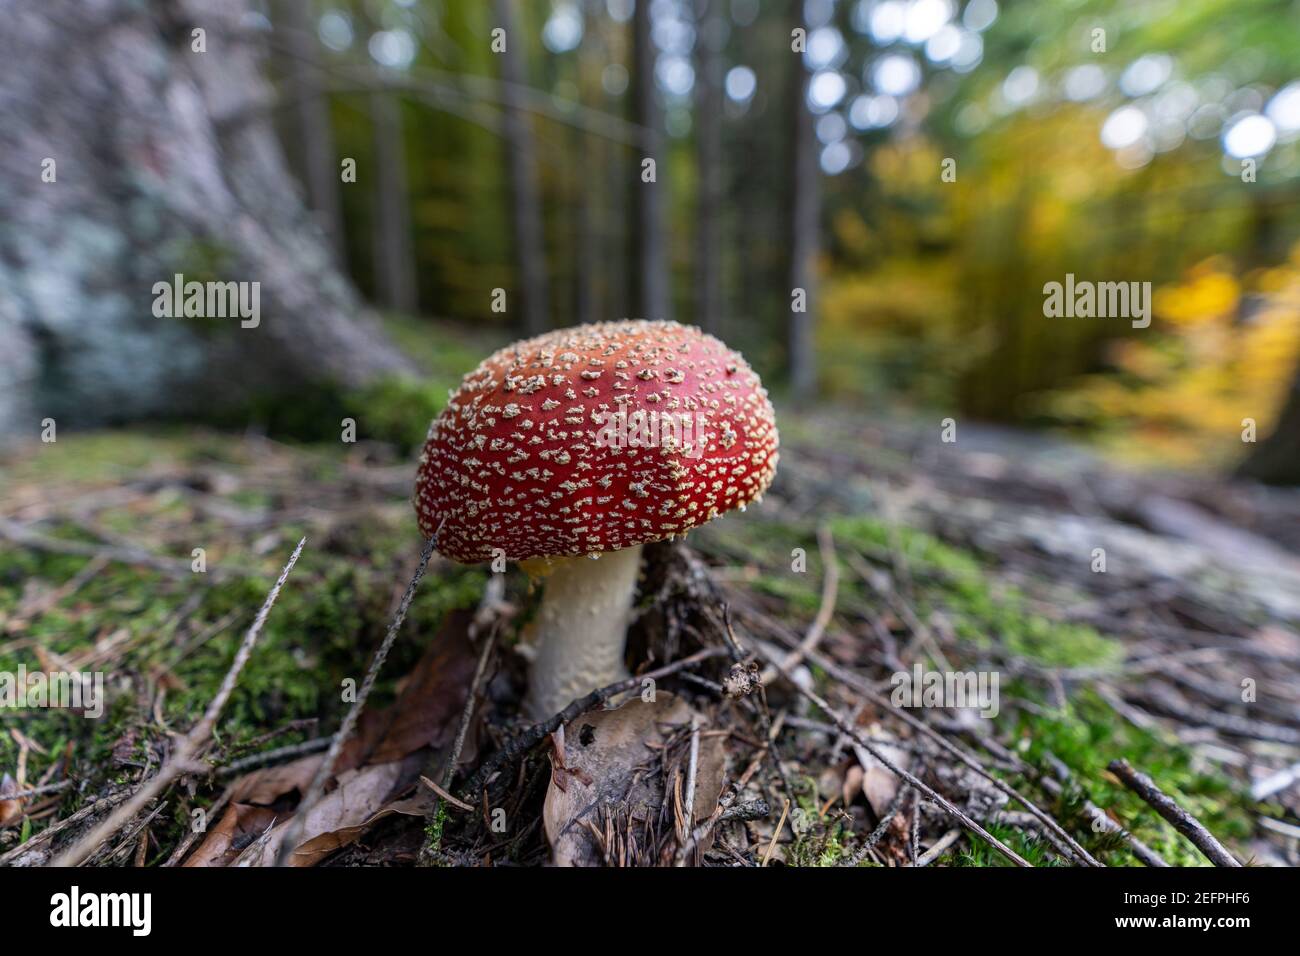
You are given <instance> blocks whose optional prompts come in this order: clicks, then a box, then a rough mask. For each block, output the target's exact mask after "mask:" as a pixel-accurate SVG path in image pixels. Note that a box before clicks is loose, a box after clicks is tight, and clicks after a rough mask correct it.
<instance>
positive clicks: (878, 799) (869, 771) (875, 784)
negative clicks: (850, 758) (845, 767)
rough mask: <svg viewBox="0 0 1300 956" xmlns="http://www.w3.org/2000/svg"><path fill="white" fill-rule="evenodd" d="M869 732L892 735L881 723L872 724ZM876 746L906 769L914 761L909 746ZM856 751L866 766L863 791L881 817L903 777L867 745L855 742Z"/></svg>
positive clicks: (869, 733)
mask: <svg viewBox="0 0 1300 956" xmlns="http://www.w3.org/2000/svg"><path fill="white" fill-rule="evenodd" d="M867 736H869V737H872V738H876V739H880V738H886V737H888V736H889V734H888V731H886V730H885V729H884V728H882V727H881V726H880V725H879V724H872V725H871V726H870V727H868V728H867ZM875 747H876V749H877V750H879V751H880V754H881V756H883V757H885V759H887V760H888V761H889V762H890V763H892V764H893V765H894V766H896V767H898V768H900V769H902V770H906V769H907V768H908V765H909V764H910V763H911V754H909V753H908V752H907V751H906V750H902V749H900V748H898V747H893V746H890V745H889V744H876V745H875ZM853 752H854V754H855V755H856V756H857V758H858V765H859V766H861V767H862V780H861V782H860V784H859V786H860V787H861V789H862V795H863V796H864V797H866V799H867V803H869V804H870V805H871V810H872V812H873V813H875V814H876V816H877V817H881V816H883V815H884V813H885V810H887V809H888V808H889V805H890V804H891V803H893V801H894V797H895V796H896V795H897V793H898V786H899V784H900V783H901V781H900V780H899V779H898V777H897V776H896V775H895V774H894V771H892V770H889V769H887V768H886V767H885V765H884V764H882V763H881V762H880V761H879V760H877V759H876V758H875V757H873V756H871V754H870V753H868V752H867V750H866V748H864V747H859V746H858V745H857V744H854V746H853Z"/></svg>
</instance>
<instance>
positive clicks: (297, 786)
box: [230, 754, 325, 806]
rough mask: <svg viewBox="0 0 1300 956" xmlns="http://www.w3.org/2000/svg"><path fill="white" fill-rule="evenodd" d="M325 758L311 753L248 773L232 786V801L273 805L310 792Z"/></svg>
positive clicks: (322, 755)
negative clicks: (313, 778) (309, 788)
mask: <svg viewBox="0 0 1300 956" xmlns="http://www.w3.org/2000/svg"><path fill="white" fill-rule="evenodd" d="M324 759H325V755H324V754H310V755H308V756H306V757H299V758H298V759H297V760H294V761H292V762H291V763H286V764H280V765H279V766H273V767H261V768H259V769H257V770H254V771H251V772H250V773H246V774H244V775H243V776H242V777H240V778H239V779H237V780H236V781H235V782H234V783H233V784H231V786H230V800H231V802H232V803H255V804H259V805H261V806H270V805H271V804H273V803H276V802H278V801H279V800H281V799H283V798H285V797H288V796H291V795H293V794H294V793H295V792H296V793H297V796H298V797H301V796H302V795H303V794H304V793H306V792H307V787H308V786H310V784H311V779H312V777H314V776H315V775H316V770H317V769H318V768H319V767H320V763H321V761H322V760H324Z"/></svg>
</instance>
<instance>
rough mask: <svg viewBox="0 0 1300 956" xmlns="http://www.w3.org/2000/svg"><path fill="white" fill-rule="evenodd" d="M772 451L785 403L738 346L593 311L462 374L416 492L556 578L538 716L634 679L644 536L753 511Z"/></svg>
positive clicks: (432, 434)
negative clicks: (632, 639) (632, 638)
mask: <svg viewBox="0 0 1300 956" xmlns="http://www.w3.org/2000/svg"><path fill="white" fill-rule="evenodd" d="M776 463H777V433H776V421H775V417H774V415H773V412H772V405H771V403H770V402H769V401H768V398H767V392H766V390H765V389H764V388H763V386H762V383H761V382H760V381H759V378H758V375H757V374H755V372H754V371H753V370H752V369H751V368H750V367H749V365H747V364H746V363H745V360H744V359H743V358H741V357H740V355H739V354H738V353H736V352H733V351H732V350H731V349H729V348H727V346H726V345H724V344H723V343H722V342H720V341H719V340H718V339H716V338H714V337H713V336H711V335H706V334H705V333H703V332H701V331H700V330H699V329H696V328H693V327H691V326H685V325H679V324H677V323H675V322H652V321H642V320H625V321H621V322H602V323H593V324H589V325H582V326H577V327H575V328H570V329H560V330H557V331H554V332H549V333H547V334H545V335H540V336H537V337H536V338H531V339H527V340H525V341H521V342H516V343H515V344H514V345H510V346H507V347H506V348H503V349H501V350H500V351H498V352H496V353H495V354H494V355H492V356H491V357H489V358H488V359H487V360H486V361H484V362H483V363H482V364H481V365H480V366H479V367H478V368H476V369H475V370H474V371H473V372H470V373H469V374H468V375H466V376H465V378H464V380H463V381H462V382H461V384H460V388H459V389H458V390H457V391H455V392H453V393H452V395H451V397H450V401H449V402H448V404H447V407H446V408H445V409H443V411H442V413H441V414H440V415H439V416H438V417H437V418H436V419H435V420H434V421H433V424H432V425H431V426H430V427H429V436H428V440H427V441H426V443H425V446H424V450H423V452H422V453H421V455H420V467H419V473H418V475H417V477H416V482H415V496H414V505H415V510H416V513H417V516H418V518H419V523H420V530H421V531H422V532H423V533H424V534H425V535H426V536H430V535H434V534H436V535H437V547H438V550H439V551H440V552H441V553H442V554H444V555H446V556H447V557H449V558H452V559H454V560H456V561H460V562H463V563H467V564H472V563H476V562H480V561H488V560H492V559H500V558H506V559H508V560H513V561H519V562H521V563H522V566H523V567H524V569H525V570H526V571H528V572H529V574H530V575H532V576H533V577H534V578H537V577H542V578H544V594H543V597H542V603H541V607H540V608H539V610H538V613H537V616H536V618H535V620H534V622H533V628H534V633H533V636H534V639H535V643H536V656H535V658H534V661H533V665H532V673H531V676H530V685H529V692H528V699H527V702H526V709H527V711H528V714H529V716H530V717H533V718H536V719H541V718H544V717H547V716H550V715H551V714H553V713H556V712H557V711H559V710H561V709H562V708H563V707H565V706H566V705H567V704H568V703H570V701H572V700H573V699H575V698H577V697H579V696H581V695H583V694H586V693H589V692H590V691H591V690H593V689H595V688H597V687H603V686H605V685H608V684H610V683H613V682H615V681H617V680H619V679H621V678H623V677H626V676H627V670H626V667H625V663H624V643H625V640H624V639H625V634H626V630H627V626H628V624H629V622H630V618H631V610H632V601H633V598H634V596H635V594H636V582H637V571H638V568H639V566H640V559H641V546H642V545H643V544H646V543H649V542H653V541H661V540H664V539H670V538H675V537H677V536H678V535H683V534H685V533H686V532H687V531H689V530H690V529H691V528H694V527H697V526H699V525H702V524H704V523H705V522H708V521H711V520H713V519H714V518H715V517H717V516H718V515H720V514H723V513H724V512H727V511H730V510H732V509H733V508H741V509H743V508H744V507H745V505H746V504H748V503H749V502H751V501H755V500H757V499H758V498H760V497H761V495H762V494H763V492H764V491H765V490H766V489H767V486H768V485H769V484H770V483H771V481H772V476H773V474H774V473H775V471H776ZM592 559H595V560H592Z"/></svg>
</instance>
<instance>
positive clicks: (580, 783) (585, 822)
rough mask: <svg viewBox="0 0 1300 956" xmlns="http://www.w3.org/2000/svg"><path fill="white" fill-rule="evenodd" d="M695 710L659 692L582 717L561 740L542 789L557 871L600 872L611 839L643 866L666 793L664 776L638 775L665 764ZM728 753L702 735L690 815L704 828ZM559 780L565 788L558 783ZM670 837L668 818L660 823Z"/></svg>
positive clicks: (544, 816)
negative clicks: (669, 744) (668, 743)
mask: <svg viewBox="0 0 1300 956" xmlns="http://www.w3.org/2000/svg"><path fill="white" fill-rule="evenodd" d="M691 717H692V711H691V708H690V706H689V705H688V704H687V703H686V702H685V701H684V700H682V699H681V698H679V697H676V696H674V695H672V694H667V693H663V692H660V693H659V694H658V695H657V698H656V700H655V702H654V703H646V702H645V701H642V700H640V699H639V698H637V699H633V700H631V701H629V702H628V703H626V704H624V705H623V706H622V707H620V708H618V709H617V710H607V711H600V712H597V713H594V714H586V715H584V716H582V717H580V718H578V719H577V720H576V721H575V722H574V723H575V724H577V725H578V726H577V727H574V728H570V729H571V730H577V731H579V732H576V733H573V732H571V733H569V734H568V735H567V736H566V738H565V743H564V755H563V758H562V762H561V761H559V760H556V761H553V767H554V769H555V771H556V772H555V773H554V774H553V776H552V780H551V784H550V786H549V787H548V788H547V791H546V801H545V804H544V806H543V810H542V819H543V823H544V825H545V828H546V838H547V840H548V841H549V842H550V844H551V850H552V853H553V861H554V863H555V864H556V865H557V866H599V865H601V864H602V863H603V862H604V861H605V859H606V856H607V853H608V855H610V856H613V855H614V854H613V853H612V848H611V847H610V846H609V845H608V842H609V839H610V838H613V839H614V840H615V841H616V842H618V843H619V846H620V847H622V848H628V847H632V848H633V849H632V850H630V851H629V852H628V853H627V854H626V857H627V859H628V860H629V861H630V860H633V859H639V860H644V859H645V857H646V851H648V850H652V849H653V848H652V847H649V846H647V845H646V844H645V842H644V840H645V834H646V831H653V830H656V829H657V828H658V824H659V822H661V811H662V810H663V809H664V808H665V807H666V805H667V803H668V801H669V800H671V799H672V797H671V795H670V794H665V792H664V782H663V779H662V778H663V775H662V774H655V773H648V772H638V770H640V769H642V768H645V769H647V770H648V769H650V768H653V767H655V766H656V765H657V764H658V763H659V762H661V761H662V759H663V744H664V742H665V740H666V739H667V738H668V736H669V735H670V734H671V733H672V731H673V730H675V729H677V728H680V727H682V726H683V725H689V724H690V722H691ZM724 762H725V751H724V748H723V745H722V738H721V737H720V736H717V735H711V736H701V740H700V752H699V759H698V763H697V769H696V781H695V800H694V802H693V804H692V816H693V818H694V820H695V822H696V823H701V822H703V821H704V820H706V819H707V818H708V817H709V815H710V814H712V813H713V810H714V808H715V807H716V806H717V803H718V796H719V795H720V794H721V792H722V781H723V773H724ZM561 781H562V782H563V785H561ZM663 822H664V825H665V827H666V828H667V829H668V830H670V831H671V829H672V817H671V815H669V816H668V818H667V820H666V821H663Z"/></svg>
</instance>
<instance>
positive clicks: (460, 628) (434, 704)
mask: <svg viewBox="0 0 1300 956" xmlns="http://www.w3.org/2000/svg"><path fill="white" fill-rule="evenodd" d="M473 619H474V616H473V614H472V613H471V612H469V611H455V612H453V613H451V614H449V615H447V620H446V621H445V622H444V623H443V625H442V627H441V628H440V629H439V631H438V635H437V636H436V637H435V638H434V639H433V641H432V642H431V643H430V644H429V648H428V650H427V651H425V653H424V656H423V657H422V658H421V659H420V662H419V663H418V664H416V665H415V669H414V670H412V671H411V673H410V674H409V675H407V677H406V679H405V682H404V684H403V687H402V691H401V693H400V694H399V695H398V698H397V702H396V703H395V704H393V706H392V707H390V708H389V709H388V710H387V711H384V712H382V714H381V715H380V716H381V718H384V719H381V721H380V724H381V725H382V729H381V732H380V733H379V735H378V739H377V741H376V742H375V743H374V745H373V746H371V747H365V746H364V745H363V746H362V747H361V748H360V749H361V750H362V759H361V760H360V761H358V763H356V764H352V766H356V765H359V763H361V762H364V763H368V764H370V763H388V762H390V761H393V760H400V759H402V758H403V757H405V756H406V755H407V754H409V753H414V752H415V751H416V750H419V749H420V748H421V747H434V748H437V747H443V746H445V745H447V744H449V743H450V742H451V738H452V736H453V735H454V734H455V732H456V724H457V721H458V719H459V718H460V713H461V711H462V710H463V709H464V707H465V698H466V697H467V696H468V695H469V686H470V683H471V682H472V681H473V679H474V669H475V667H476V666H477V665H478V651H477V650H476V649H475V647H474V644H473V642H472V641H470V639H469V625H470V623H471V622H472V621H473ZM354 740H358V741H361V740H362V736H361V734H358V735H357V737H356V738H354ZM465 743H466V749H465V750H463V751H462V752H461V759H462V760H471V759H473V755H474V750H473V746H472V740H471V739H468V738H467V739H466V742H465ZM344 755H345V756H347V754H346V751H345V754H344ZM340 766H344V767H346V766H349V764H347V763H346V762H345V761H340Z"/></svg>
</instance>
